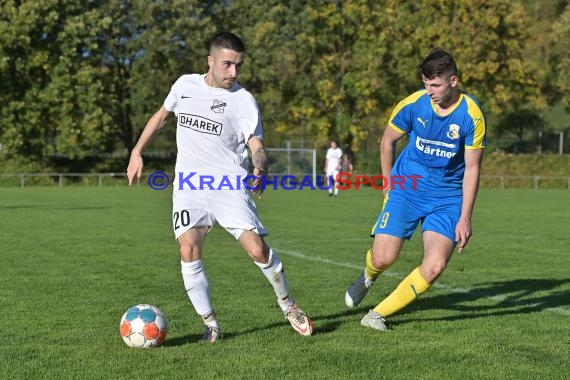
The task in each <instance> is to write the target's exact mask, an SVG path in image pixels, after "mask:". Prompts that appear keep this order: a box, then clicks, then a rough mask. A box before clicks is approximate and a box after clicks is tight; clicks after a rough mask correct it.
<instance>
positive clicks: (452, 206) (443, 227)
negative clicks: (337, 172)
mask: <svg viewBox="0 0 570 380" xmlns="http://www.w3.org/2000/svg"><path fill="white" fill-rule="evenodd" d="M437 195H438V194H437V193H436V194H434V195H433V196H427V195H426V194H419V193H417V192H415V191H410V190H408V191H397V190H391V191H390V192H388V195H387V196H386V198H385V199H384V206H383V208H382V211H381V212H380V215H379V216H378V219H377V220H376V223H375V224H374V227H372V232H371V233H370V235H371V236H374V235H376V234H387V235H392V236H396V237H399V238H401V239H407V240H409V239H410V238H411V237H412V235H413V234H414V231H415V230H416V228H417V226H418V223H420V222H421V225H422V233H423V232H424V231H434V232H437V233H439V234H442V235H444V236H447V237H448V238H449V239H450V240H451V241H452V242H455V227H456V226H457V223H458V222H459V216H460V215H461V202H462V197H461V196H453V197H447V198H445V197H441V195H440V197H438V196H437Z"/></svg>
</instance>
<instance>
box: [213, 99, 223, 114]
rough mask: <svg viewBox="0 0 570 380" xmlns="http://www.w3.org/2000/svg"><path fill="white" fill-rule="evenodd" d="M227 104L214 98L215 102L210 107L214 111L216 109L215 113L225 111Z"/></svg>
mask: <svg viewBox="0 0 570 380" xmlns="http://www.w3.org/2000/svg"><path fill="white" fill-rule="evenodd" d="M226 106H227V104H226V103H224V102H222V101H220V100H217V99H214V104H212V106H211V107H210V109H211V110H212V111H214V113H224V108H225V107H226Z"/></svg>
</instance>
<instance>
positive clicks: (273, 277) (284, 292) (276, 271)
mask: <svg viewBox="0 0 570 380" xmlns="http://www.w3.org/2000/svg"><path fill="white" fill-rule="evenodd" d="M254 262H255V261H254ZM255 265H257V266H258V267H259V268H260V269H261V272H262V273H263V275H264V276H265V277H266V278H267V280H269V283H270V284H271V286H273V290H274V291H275V295H276V296H277V302H278V303H279V306H280V307H281V309H282V310H283V311H286V310H287V307H288V306H289V305H292V304H293V303H295V301H294V300H293V298H292V297H291V296H290V295H289V293H290V290H289V284H288V282H287V277H286V276H285V271H284V270H283V263H281V260H280V259H279V256H277V253H276V252H275V251H273V249H272V248H269V260H268V261H267V264H261V263H258V262H255Z"/></svg>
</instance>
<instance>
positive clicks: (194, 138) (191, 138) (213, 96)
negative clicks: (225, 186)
mask: <svg viewBox="0 0 570 380" xmlns="http://www.w3.org/2000/svg"><path fill="white" fill-rule="evenodd" d="M164 108H166V110H168V111H171V112H174V113H175V114H176V117H177V118H178V121H177V129H176V143H177V148H178V154H177V158H176V177H177V178H178V176H179V175H180V173H184V175H185V176H187V175H188V174H189V173H191V172H194V173H197V175H198V176H200V175H202V176H206V175H207V176H214V177H216V178H220V177H222V176H227V177H229V178H230V179H231V181H232V182H234V181H235V178H236V177H238V176H241V178H244V177H245V176H247V173H248V169H249V160H248V155H247V145H246V144H247V140H248V139H249V137H250V136H251V135H253V136H257V137H260V138H262V126H261V115H260V112H259V107H258V106H257V103H256V101H255V99H254V97H253V95H252V94H251V93H250V92H249V91H247V90H245V89H244V88H243V87H241V86H240V85H239V84H238V83H237V82H236V83H235V84H234V85H233V86H232V88H231V89H223V88H215V87H210V86H208V85H207V84H206V82H205V75H204V74H190V75H183V76H181V77H180V78H178V80H177V81H176V82H175V83H174V85H173V86H172V88H171V90H170V93H169V94H168V96H167V97H166V99H165V101H164ZM176 187H177V185H176V183H175V186H174V189H176Z"/></svg>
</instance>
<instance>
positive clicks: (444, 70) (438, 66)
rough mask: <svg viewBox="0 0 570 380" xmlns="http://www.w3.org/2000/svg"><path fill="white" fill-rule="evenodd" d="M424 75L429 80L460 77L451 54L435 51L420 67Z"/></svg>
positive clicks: (439, 50)
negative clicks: (448, 76) (453, 76)
mask: <svg viewBox="0 0 570 380" xmlns="http://www.w3.org/2000/svg"><path fill="white" fill-rule="evenodd" d="M420 70H421V72H422V74H423V75H424V76H425V77H426V78H428V79H433V78H435V77H441V76H443V75H446V74H447V75H458V73H457V65H456V64H455V61H454V60H453V57H452V56H451V54H450V53H448V52H446V51H445V50H441V49H435V50H432V52H431V53H429V55H428V56H427V57H426V58H425V59H424V60H423V62H422V63H421V65H420Z"/></svg>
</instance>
